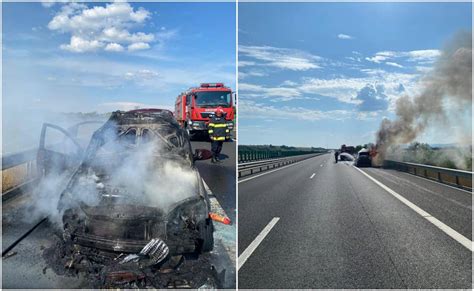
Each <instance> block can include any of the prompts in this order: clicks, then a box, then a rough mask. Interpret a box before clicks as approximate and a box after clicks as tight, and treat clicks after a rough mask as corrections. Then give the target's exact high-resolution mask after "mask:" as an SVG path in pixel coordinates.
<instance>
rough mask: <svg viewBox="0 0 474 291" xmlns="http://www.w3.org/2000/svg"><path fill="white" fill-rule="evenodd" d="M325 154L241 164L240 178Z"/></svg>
mask: <svg viewBox="0 0 474 291" xmlns="http://www.w3.org/2000/svg"><path fill="white" fill-rule="evenodd" d="M322 154H324V153H313V154H306V155H296V156H291V157H285V158H279V159H268V160H262V161H255V162H248V163H239V165H238V173H239V174H238V175H239V178H241V177H245V176H249V175H253V174H255V173H259V172H264V171H268V170H271V169H275V168H279V167H282V166H285V165H289V164H293V163H296V162H299V161H302V160H306V159H309V158H312V157H316V156H319V155H322Z"/></svg>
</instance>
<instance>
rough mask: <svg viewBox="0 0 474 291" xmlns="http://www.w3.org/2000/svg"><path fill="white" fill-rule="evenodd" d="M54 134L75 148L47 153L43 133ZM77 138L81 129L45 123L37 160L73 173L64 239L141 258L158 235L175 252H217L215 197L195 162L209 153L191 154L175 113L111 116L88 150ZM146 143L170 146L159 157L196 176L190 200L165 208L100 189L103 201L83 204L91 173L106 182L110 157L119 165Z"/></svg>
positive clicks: (65, 202) (42, 166) (62, 201)
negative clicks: (112, 146)
mask: <svg viewBox="0 0 474 291" xmlns="http://www.w3.org/2000/svg"><path fill="white" fill-rule="evenodd" d="M49 130H56V131H59V132H60V133H61V134H62V135H63V141H64V140H66V141H68V143H69V144H70V146H68V147H66V148H67V149H66V150H64V146H63V147H62V150H60V149H61V145H60V144H58V145H55V146H53V147H50V148H48V147H47V141H46V138H45V136H46V133H47V131H49ZM76 134H77V126H76V127H73V128H72V129H69V130H65V129H63V128H61V127H58V126H55V125H52V124H45V125H44V126H43V130H42V134H41V138H40V147H39V151H38V159H37V161H38V169H39V172H40V175H41V176H43V177H47V176H48V175H55V174H57V173H59V172H63V171H67V170H71V169H72V171H71V174H70V175H68V176H67V179H66V181H67V183H66V184H65V187H64V190H63V191H62V193H61V195H60V198H59V203H58V210H59V211H60V212H61V213H62V214H63V215H62V222H63V233H62V234H63V239H64V241H65V242H71V243H73V244H74V245H77V246H80V247H85V248H93V249H97V250H100V251H105V252H112V253H117V252H118V253H139V252H140V250H142V249H143V247H144V246H146V245H147V244H148V243H149V242H150V240H151V239H153V238H159V239H161V240H162V241H164V242H165V243H166V244H167V246H168V247H169V252H170V255H175V254H186V253H203V252H208V251H211V250H212V249H213V245H214V238H213V232H214V226H213V224H212V220H211V219H210V218H209V212H210V203H209V198H208V196H207V192H206V190H205V187H204V185H203V182H202V179H201V177H200V175H199V172H198V171H197V169H196V168H195V165H194V162H195V160H197V159H202V158H203V156H206V153H205V150H196V152H195V153H194V154H193V153H192V148H191V143H190V140H189V136H188V134H187V133H186V131H185V130H183V129H182V128H181V127H180V126H179V124H178V123H177V122H176V120H175V119H174V117H173V116H172V113H171V112H169V111H167V110H160V109H144V110H133V111H128V112H124V111H116V112H113V113H112V115H111V116H110V118H109V119H108V120H107V121H106V122H105V124H103V125H102V126H101V127H100V128H99V129H97V130H96V131H95V132H94V134H93V135H92V137H91V139H90V142H89V144H88V146H87V148H86V149H85V150H84V149H83V147H82V146H81V144H80V142H79V141H78V140H77V136H76ZM117 140H119V141H124V143H125V146H124V147H123V148H121V152H120V153H117V152H113V153H109V154H107V153H104V152H101V148H102V147H103V146H104V145H107V144H108V143H110V142H114V141H117ZM145 140H146V142H151V143H154V142H157V141H159V142H160V144H161V147H162V148H164V149H165V150H164V151H161V152H160V159H161V160H162V159H166V160H174V161H177V162H179V163H180V165H183V166H184V167H187V169H188V170H189V171H191V172H193V173H194V175H195V176H196V181H197V183H196V187H195V189H194V193H192V195H191V196H190V197H188V198H186V199H184V200H181V201H177V202H176V203H173V204H172V205H171V206H170V207H168V209H167V210H166V211H164V210H163V209H160V208H158V207H154V206H147V205H142V204H135V203H133V202H124V201H121V202H120V203H116V200H117V197H118V196H120V195H111V194H112V193H110V191H109V190H110V189H107V187H105V189H102V190H101V191H100V195H99V196H100V197H99V202H98V203H97V204H95V205H88V204H87V203H84V202H83V201H81V200H80V199H77V198H78V195H79V197H80V195H81V193H74V190H75V189H76V188H75V186H76V184H77V183H78V180H79V179H80V178H81V177H84V176H85V175H87V174H88V173H90V172H91V170H92V171H94V172H97V173H98V174H97V177H98V178H99V179H101V181H102V180H107V175H103V174H101V170H102V169H101V163H102V162H103V161H104V160H107V161H110V162H111V163H116V164H120V162H121V161H122V159H123V158H126V156H127V154H128V153H129V152H130V151H134V150H135V151H137V150H140V148H141V147H142V146H143V144H144V143H145ZM163 144H164V145H165V146H164V147H163ZM124 156H125V157H124ZM160 159H157V162H159V161H160ZM125 201H126V200H125Z"/></svg>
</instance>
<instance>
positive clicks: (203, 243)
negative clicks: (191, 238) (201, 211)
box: [198, 218, 214, 253]
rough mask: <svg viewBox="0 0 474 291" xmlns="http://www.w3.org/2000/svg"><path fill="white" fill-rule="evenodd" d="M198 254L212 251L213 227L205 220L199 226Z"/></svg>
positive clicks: (209, 220)
mask: <svg viewBox="0 0 474 291" xmlns="http://www.w3.org/2000/svg"><path fill="white" fill-rule="evenodd" d="M198 229H199V237H200V238H199V252H200V253H205V252H210V251H212V249H214V225H213V224H212V220H211V219H209V218H207V219H206V220H204V221H202V222H201V223H200V224H199V227H198Z"/></svg>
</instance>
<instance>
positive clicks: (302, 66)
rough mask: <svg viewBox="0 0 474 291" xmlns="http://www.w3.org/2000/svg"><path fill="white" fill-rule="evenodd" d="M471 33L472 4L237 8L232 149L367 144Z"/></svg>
mask: <svg viewBox="0 0 474 291" xmlns="http://www.w3.org/2000/svg"><path fill="white" fill-rule="evenodd" d="M470 29H471V4H470V3H240V4H239V98H240V99H239V126H240V128H239V143H241V144H287V145H297V146H323V147H338V146H340V145H341V144H343V143H346V144H364V143H367V142H374V139H375V132H376V130H377V129H378V126H379V124H380V122H381V120H382V118H384V117H387V118H393V116H394V102H395V101H396V100H397V99H398V98H399V97H400V96H402V95H405V94H408V95H410V96H411V95H415V94H416V93H417V92H419V91H420V90H421V86H420V83H419V80H420V78H422V77H423V76H424V75H425V74H426V73H427V72H429V71H430V69H431V68H432V66H433V63H434V62H435V61H436V59H437V58H438V57H439V55H440V54H441V51H440V50H441V49H442V47H443V45H444V44H445V43H446V42H447V41H448V40H449V39H450V38H452V37H453V35H454V34H455V33H456V32H458V31H460V30H465V31H470ZM464 120H469V121H468V122H469V124H470V122H471V121H470V115H469V116H465V117H464ZM466 122H467V121H466ZM449 134H450V132H449V131H448V132H446V131H443V132H440V131H439V130H434V129H428V130H427V131H426V132H425V133H424V134H423V135H422V136H420V137H419V138H418V140H420V141H423V142H429V143H446V141H447V140H449V139H450V137H449Z"/></svg>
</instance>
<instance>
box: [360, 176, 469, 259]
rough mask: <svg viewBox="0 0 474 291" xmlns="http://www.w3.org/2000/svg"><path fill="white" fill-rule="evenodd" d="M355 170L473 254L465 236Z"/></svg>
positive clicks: (373, 179) (372, 178) (375, 180)
mask: <svg viewBox="0 0 474 291" xmlns="http://www.w3.org/2000/svg"><path fill="white" fill-rule="evenodd" d="M354 168H355V169H357V170H358V171H359V172H361V173H362V174H364V175H365V176H366V177H367V178H369V179H370V180H372V181H373V182H374V183H375V184H377V185H379V186H380V187H382V188H383V189H384V190H385V191H387V192H388V193H390V194H392V195H393V196H394V197H395V198H397V199H398V200H400V201H401V202H402V203H403V204H405V205H406V206H408V207H410V208H411V209H412V210H414V211H415V212H416V213H418V214H419V215H421V216H422V217H423V218H425V219H426V220H428V221H429V222H431V223H432V224H434V225H435V226H436V227H437V228H439V229H441V230H442V231H443V232H444V233H445V234H447V235H449V236H450V237H451V238H453V239H454V240H455V241H457V242H458V243H460V244H462V245H463V246H464V247H465V248H467V249H468V250H470V251H471V252H472V241H471V240H469V239H468V238H466V237H465V236H463V235H462V234H460V233H459V232H457V231H455V230H454V229H452V228H451V227H449V226H447V225H446V224H444V223H443V222H441V221H440V220H438V219H436V218H435V217H433V216H432V215H431V214H429V213H428V212H426V211H424V210H423V209H421V208H420V207H418V206H416V205H415V204H413V203H412V202H410V201H409V200H407V199H406V198H405V197H403V196H402V195H400V194H398V193H397V192H395V191H393V190H392V189H390V188H389V187H387V186H385V185H384V184H382V182H379V181H378V180H377V179H375V178H374V177H372V176H370V175H369V174H367V173H366V172H364V171H362V170H361V169H359V168H357V167H354Z"/></svg>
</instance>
